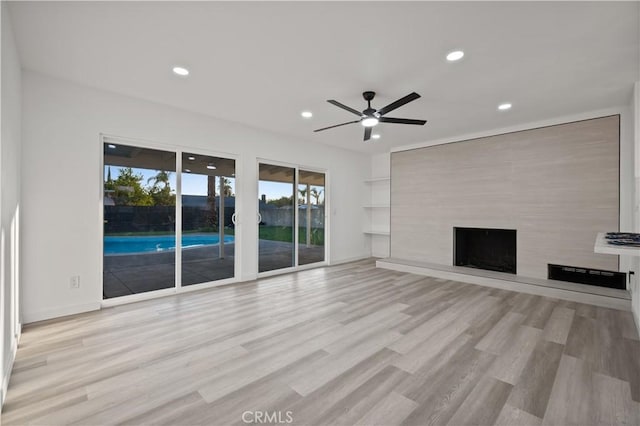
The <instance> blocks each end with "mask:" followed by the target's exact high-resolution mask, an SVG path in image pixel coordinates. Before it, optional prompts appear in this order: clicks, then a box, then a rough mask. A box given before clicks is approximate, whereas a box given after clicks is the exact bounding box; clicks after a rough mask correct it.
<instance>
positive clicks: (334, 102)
mask: <svg viewBox="0 0 640 426" xmlns="http://www.w3.org/2000/svg"><path fill="white" fill-rule="evenodd" d="M327 102H329V103H330V104H331V105H335V106H337V107H338V108H342V109H344V110H347V111H349V112H350V113H352V114H355V115H357V116H359V117H362V112H360V111H358V110H355V109H353V108H351V107H348V106H346V105H345V104H341V103H340V102H338V101H334V100H333V99H329V100H328V101H327Z"/></svg>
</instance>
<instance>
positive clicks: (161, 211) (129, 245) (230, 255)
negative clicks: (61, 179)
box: [103, 139, 236, 299]
mask: <svg viewBox="0 0 640 426" xmlns="http://www.w3.org/2000/svg"><path fill="white" fill-rule="evenodd" d="M103 151H104V170H103V173H104V179H103V184H104V210H103V213H104V225H103V226H104V236H103V297H104V299H111V298H115V297H121V296H129V295H133V294H139V293H146V292H151V291H156V290H163V289H170V288H178V289H179V288H180V287H182V286H191V285H194V284H204V283H210V282H213V281H218V280H224V279H231V278H233V277H234V276H235V258H236V256H235V250H236V244H235V240H234V237H235V225H234V222H235V193H236V188H235V186H236V185H235V160H233V159H229V158H223V157H215V156H208V155H202V154H199V153H193V152H177V151H175V152H174V151H166V150H158V149H151V148H146V147H139V146H131V145H127V144H121V143H119V141H117V140H113V139H109V140H108V142H107V140H105V143H104V144H103ZM178 166H180V169H178Z"/></svg>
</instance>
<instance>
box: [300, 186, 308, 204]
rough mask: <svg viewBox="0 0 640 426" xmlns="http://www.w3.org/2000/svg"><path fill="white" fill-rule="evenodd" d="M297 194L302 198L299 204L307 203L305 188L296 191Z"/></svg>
mask: <svg viewBox="0 0 640 426" xmlns="http://www.w3.org/2000/svg"><path fill="white" fill-rule="evenodd" d="M298 192H299V193H300V195H301V196H302V198H301V199H300V200H299V201H298V203H299V204H306V202H307V188H303V189H298Z"/></svg>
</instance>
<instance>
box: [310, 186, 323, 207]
mask: <svg viewBox="0 0 640 426" xmlns="http://www.w3.org/2000/svg"><path fill="white" fill-rule="evenodd" d="M323 192H324V189H321V190H318V188H311V196H312V197H313V198H315V199H316V206H317V205H320V196H321V195H322V193H323Z"/></svg>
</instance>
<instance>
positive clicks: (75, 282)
mask: <svg viewBox="0 0 640 426" xmlns="http://www.w3.org/2000/svg"><path fill="white" fill-rule="evenodd" d="M69 287H71V288H80V275H73V276H71V279H70V280H69Z"/></svg>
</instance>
